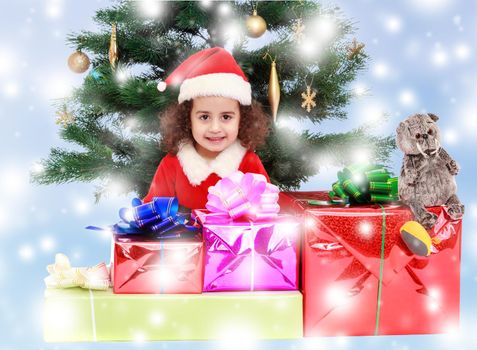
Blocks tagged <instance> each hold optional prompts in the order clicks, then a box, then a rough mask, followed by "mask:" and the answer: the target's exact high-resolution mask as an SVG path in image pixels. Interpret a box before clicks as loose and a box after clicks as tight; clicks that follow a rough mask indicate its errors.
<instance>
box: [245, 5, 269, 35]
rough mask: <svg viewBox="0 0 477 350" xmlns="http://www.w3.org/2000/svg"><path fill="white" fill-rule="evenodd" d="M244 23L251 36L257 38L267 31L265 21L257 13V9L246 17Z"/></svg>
mask: <svg viewBox="0 0 477 350" xmlns="http://www.w3.org/2000/svg"><path fill="white" fill-rule="evenodd" d="M245 25H246V26H247V32H248V36H249V37H251V38H259V37H261V36H262V35H263V33H265V32H266V31H267V22H265V20H264V19H263V17H261V16H259V15H258V14H257V10H253V14H252V15H251V16H248V17H247V21H246V22H245Z"/></svg>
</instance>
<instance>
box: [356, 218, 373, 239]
mask: <svg viewBox="0 0 477 350" xmlns="http://www.w3.org/2000/svg"><path fill="white" fill-rule="evenodd" d="M358 232H359V235H360V236H361V237H363V238H370V237H372V233H373V226H372V225H371V224H370V223H369V222H367V221H363V222H361V223H360V224H359V227H358Z"/></svg>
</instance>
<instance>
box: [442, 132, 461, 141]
mask: <svg viewBox="0 0 477 350" xmlns="http://www.w3.org/2000/svg"><path fill="white" fill-rule="evenodd" d="M442 138H443V139H444V143H446V144H448V145H455V144H457V142H458V141H459V135H458V134H457V131H456V130H455V129H446V130H445V131H444V132H443V133H442Z"/></svg>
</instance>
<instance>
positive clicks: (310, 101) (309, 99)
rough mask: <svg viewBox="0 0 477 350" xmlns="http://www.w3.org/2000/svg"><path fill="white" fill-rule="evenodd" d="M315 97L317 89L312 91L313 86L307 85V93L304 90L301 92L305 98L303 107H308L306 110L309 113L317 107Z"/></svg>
mask: <svg viewBox="0 0 477 350" xmlns="http://www.w3.org/2000/svg"><path fill="white" fill-rule="evenodd" d="M315 97H316V91H311V86H309V85H307V87H306V93H304V92H302V94H301V98H303V102H302V104H301V107H302V108H306V111H307V112H308V113H310V111H311V109H312V108H313V107H316V102H315Z"/></svg>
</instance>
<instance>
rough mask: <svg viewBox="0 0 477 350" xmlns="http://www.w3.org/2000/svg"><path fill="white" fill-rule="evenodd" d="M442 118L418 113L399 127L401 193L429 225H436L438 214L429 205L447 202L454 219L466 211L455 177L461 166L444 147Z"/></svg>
mask: <svg viewBox="0 0 477 350" xmlns="http://www.w3.org/2000/svg"><path fill="white" fill-rule="evenodd" d="M438 119H439V117H438V116H436V115H434V114H431V113H427V114H415V115H412V116H410V117H409V118H407V119H406V120H404V121H403V122H401V123H400V124H399V127H398V128H397V130H396V132H397V145H398V147H399V148H400V149H401V150H402V151H403V152H404V160H403V165H402V168H401V175H400V176H399V189H398V191H399V197H400V199H401V201H402V202H403V203H404V204H406V205H408V206H409V207H410V208H411V210H412V212H413V213H414V216H415V218H416V220H417V221H418V222H419V223H420V224H421V225H422V226H424V227H425V228H426V229H429V228H431V227H432V226H434V224H435V222H436V219H437V217H436V215H435V214H432V213H430V212H428V211H427V210H426V209H425V207H430V206H438V205H446V206H447V207H448V213H449V215H450V216H451V218H452V219H459V218H461V217H462V215H463V214H464V205H463V204H462V203H461V202H460V200H459V198H458V197H457V195H456V191H457V185H456V182H455V178H454V176H455V175H457V173H458V172H459V166H458V165H457V163H456V162H455V160H453V159H452V158H451V157H450V156H449V154H448V153H447V152H446V151H445V150H444V149H443V148H442V147H441V143H440V132H439V128H438V127H437V124H436V121H437V120H438Z"/></svg>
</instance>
